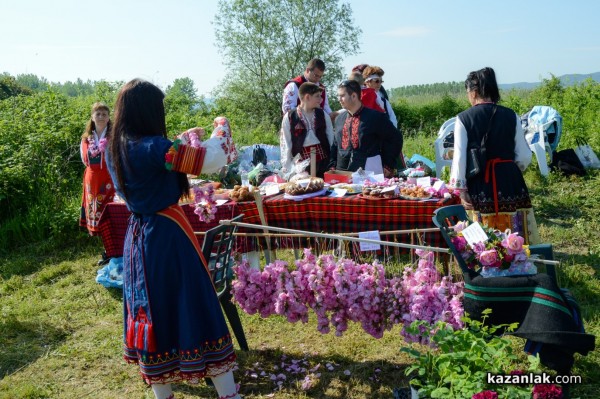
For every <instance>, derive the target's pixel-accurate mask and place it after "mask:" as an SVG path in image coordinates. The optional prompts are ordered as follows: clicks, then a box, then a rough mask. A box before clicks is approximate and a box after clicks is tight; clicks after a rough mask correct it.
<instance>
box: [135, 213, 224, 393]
mask: <svg viewBox="0 0 600 399" xmlns="http://www.w3.org/2000/svg"><path fill="white" fill-rule="evenodd" d="M191 229H192V228H191V226H190V225H189V222H188V220H187V218H186V217H185V215H184V213H183V211H182V209H181V208H180V207H179V206H178V205H173V206H171V207H169V208H167V209H165V210H162V211H160V212H158V213H157V214H151V215H140V214H132V216H131V217H130V219H129V226H128V229H127V234H126V236H125V246H124V251H123V305H124V306H123V307H124V333H123V338H124V358H125V360H126V361H127V362H130V363H138V364H139V366H140V372H141V374H142V377H143V379H144V381H145V382H146V383H148V384H154V383H160V384H165V383H170V382H176V381H182V380H185V381H188V382H191V383H197V382H198V381H199V380H201V379H202V378H204V377H213V376H217V375H220V374H222V373H224V372H226V371H229V370H230V369H231V368H233V366H234V365H235V353H234V350H233V343H232V340H231V336H230V334H229V331H228V329H227V325H226V323H225V318H224V317H223V313H222V310H221V306H220V304H219V300H218V298H217V295H216V293H215V289H214V286H213V285H212V280H211V277H210V274H209V273H208V270H207V269H206V267H205V266H204V265H203V264H202V262H201V260H200V257H199V254H198V250H199V245H198V244H197V240H196V238H195V236H194V235H193V233H190V231H191ZM192 240H194V241H195V243H194V241H192Z"/></svg>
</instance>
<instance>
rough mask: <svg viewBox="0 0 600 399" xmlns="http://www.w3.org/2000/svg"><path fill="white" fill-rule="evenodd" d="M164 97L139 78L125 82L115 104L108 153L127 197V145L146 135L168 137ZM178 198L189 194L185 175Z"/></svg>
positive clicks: (180, 183)
mask: <svg viewBox="0 0 600 399" xmlns="http://www.w3.org/2000/svg"><path fill="white" fill-rule="evenodd" d="M164 97H165V95H164V93H163V92H162V90H160V89H159V88H158V87H156V86H155V85H153V84H152V83H150V82H147V81H145V80H141V79H133V80H132V81H130V82H128V83H126V84H125V85H124V86H123V87H122V88H121V90H120V91H119V95H118V96H117V100H116V102H115V107H114V110H115V113H114V115H115V122H114V124H113V126H112V135H111V136H112V137H111V139H110V140H109V142H108V152H109V154H110V157H111V158H112V160H113V165H114V170H115V175H116V178H117V181H116V183H117V184H118V186H119V188H120V189H121V191H122V192H123V195H124V197H125V198H127V189H126V186H125V179H124V170H126V169H128V168H129V164H128V157H127V143H128V142H129V141H135V140H138V139H140V138H142V137H147V136H162V137H165V138H166V137H167V125H166V123H165V107H164V104H163V99H164ZM178 180H179V188H180V191H181V195H183V196H187V195H188V194H189V189H190V186H189V182H188V180H187V176H186V175H185V174H184V173H179V176H178Z"/></svg>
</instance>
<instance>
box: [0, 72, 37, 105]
mask: <svg viewBox="0 0 600 399" xmlns="http://www.w3.org/2000/svg"><path fill="white" fill-rule="evenodd" d="M21 94H22V95H31V94H32V91H31V90H30V89H29V88H27V87H25V86H23V85H21V84H19V82H17V80H16V79H15V78H14V77H12V76H10V75H8V74H2V75H0V100H4V99H6V98H9V97H13V96H18V95H21Z"/></svg>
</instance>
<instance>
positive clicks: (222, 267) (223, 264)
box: [202, 214, 249, 351]
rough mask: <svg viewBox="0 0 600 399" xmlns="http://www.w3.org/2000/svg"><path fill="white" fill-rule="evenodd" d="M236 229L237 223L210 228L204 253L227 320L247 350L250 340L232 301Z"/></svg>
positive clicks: (206, 236) (239, 342)
mask: <svg viewBox="0 0 600 399" xmlns="http://www.w3.org/2000/svg"><path fill="white" fill-rule="evenodd" d="M243 216H244V215H243V214H242V215H238V216H236V217H235V218H233V219H232V221H234V222H241V221H242V217H243ZM236 230H237V226H236V225H235V224H230V225H220V226H217V227H214V228H212V229H210V230H208V231H207V232H206V235H205V236H204V242H203V243H202V254H203V255H204V258H205V259H206V260H207V262H208V269H209V270H210V273H211V276H212V280H213V284H214V285H215V289H216V290H217V296H218V298H219V302H220V303H221V306H222V307H223V311H224V312H225V316H226V317H227V320H229V324H230V325H231V329H232V330H233V333H234V335H235V338H236V339H237V341H238V344H239V345H240V348H241V349H242V350H245V351H247V350H249V349H248V342H247V341H246V335H245V334H244V329H243V327H242V322H241V320H240V316H239V315H238V312H237V308H236V306H235V304H234V303H233V302H232V301H231V299H232V295H231V285H230V282H231V279H232V278H233V271H232V270H231V266H232V263H233V258H232V257H231V253H232V251H233V244H234V241H235V236H234V233H235V231H236Z"/></svg>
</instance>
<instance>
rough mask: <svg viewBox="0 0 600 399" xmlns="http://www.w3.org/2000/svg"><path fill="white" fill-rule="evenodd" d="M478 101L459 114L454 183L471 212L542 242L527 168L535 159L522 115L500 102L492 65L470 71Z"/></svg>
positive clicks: (469, 86) (469, 83)
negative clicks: (476, 158) (472, 168)
mask: <svg viewBox="0 0 600 399" xmlns="http://www.w3.org/2000/svg"><path fill="white" fill-rule="evenodd" d="M465 88H466V90H467V96H468V98H469V102H470V103H471V105H472V107H471V108H469V109H468V110H466V111H464V112H461V113H460V114H458V116H457V118H456V125H455V128H454V159H453V161H452V169H451V172H450V186H451V187H453V188H454V189H455V190H459V191H460V192H461V198H462V200H463V205H464V206H465V208H466V209H467V211H469V213H471V218H472V219H473V220H477V221H479V222H481V223H482V224H484V225H488V226H489V227H493V228H496V229H499V230H502V231H503V230H505V229H511V231H513V232H518V233H519V234H520V235H522V236H523V238H524V239H525V242H526V243H527V244H535V243H539V235H538V231H537V225H536V222H535V217H534V215H533V209H532V207H531V199H530V197H529V192H528V190H527V186H526V185H525V180H524V179H523V174H522V171H523V170H525V168H527V166H528V165H529V163H530V162H531V150H530V149H529V147H528V146H527V143H526V141H525V136H524V134H523V130H522V128H521V120H520V118H519V116H518V115H517V114H516V113H515V112H514V111H513V110H511V109H509V108H506V107H503V106H501V105H498V102H499V101H500V92H499V90H498V84H497V83H496V75H495V73H494V70H493V69H492V68H489V67H487V68H483V69H480V70H478V71H473V72H470V73H469V75H468V76H467V79H466V81H465ZM479 147H483V148H485V157H482V158H480V161H481V162H482V164H481V165H480V172H479V173H478V174H475V175H474V176H467V157H469V156H470V155H469V153H470V152H471V149H472V148H479Z"/></svg>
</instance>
